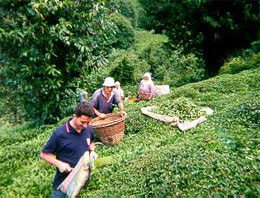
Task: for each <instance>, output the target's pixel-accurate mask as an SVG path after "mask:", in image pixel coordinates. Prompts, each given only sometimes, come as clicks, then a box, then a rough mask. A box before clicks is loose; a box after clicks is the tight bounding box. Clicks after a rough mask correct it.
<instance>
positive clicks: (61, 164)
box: [56, 161, 72, 173]
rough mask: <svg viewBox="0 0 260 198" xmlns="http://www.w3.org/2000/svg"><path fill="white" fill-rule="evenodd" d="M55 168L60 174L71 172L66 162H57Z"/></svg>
mask: <svg viewBox="0 0 260 198" xmlns="http://www.w3.org/2000/svg"><path fill="white" fill-rule="evenodd" d="M56 166H57V168H58V169H59V171H60V172H61V173H64V172H65V173H69V172H70V171H71V170H72V169H71V167H70V165H69V164H68V163H66V162H62V161H58V162H57V163H56Z"/></svg>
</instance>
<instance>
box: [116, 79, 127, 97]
mask: <svg viewBox="0 0 260 198" xmlns="http://www.w3.org/2000/svg"><path fill="white" fill-rule="evenodd" d="M115 90H116V91H117V92H118V94H119V96H120V98H121V99H123V98H124V97H125V95H124V91H123V89H122V88H121V86H120V82H118V81H116V82H115Z"/></svg>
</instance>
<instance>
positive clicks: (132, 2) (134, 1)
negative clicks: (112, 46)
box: [119, 0, 144, 28]
mask: <svg viewBox="0 0 260 198" xmlns="http://www.w3.org/2000/svg"><path fill="white" fill-rule="evenodd" d="M119 11H120V13H121V14H122V15H124V16H126V17H127V18H128V19H129V20H130V21H131V23H132V25H133V27H135V28H137V27H139V26H140V18H143V17H144V16H143V15H144V14H143V12H144V10H143V9H142V7H141V6H140V5H139V2H138V0H120V9H119Z"/></svg>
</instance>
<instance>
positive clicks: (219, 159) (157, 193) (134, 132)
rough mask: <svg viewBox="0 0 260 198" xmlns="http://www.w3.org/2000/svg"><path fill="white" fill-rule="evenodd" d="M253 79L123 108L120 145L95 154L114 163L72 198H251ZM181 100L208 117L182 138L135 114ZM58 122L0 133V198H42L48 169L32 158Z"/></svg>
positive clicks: (229, 78) (207, 83)
mask: <svg viewBox="0 0 260 198" xmlns="http://www.w3.org/2000/svg"><path fill="white" fill-rule="evenodd" d="M259 79H260V68H256V69H251V70H246V71H242V72H240V73H238V74H233V75H230V74H223V75H221V76H218V77H215V78H211V79H208V80H204V81H201V82H197V83H192V84H187V85H185V86H182V87H179V88H174V89H172V92H171V93H170V94H168V95H165V96H162V97H156V98H155V99H154V100H152V101H141V102H138V103H134V102H126V101H125V108H126V112H127V113H128V117H127V119H126V130H125V136H124V138H123V140H122V141H121V142H120V143H119V144H117V145H115V146H113V147H108V146H104V145H100V144H97V147H96V151H97V153H98V154H99V156H100V157H103V156H111V157H113V159H114V162H113V164H112V165H110V166H106V167H103V168H98V169H96V170H93V172H92V177H91V181H90V183H88V184H86V186H84V188H83V190H82V191H81V193H80V196H79V197H84V198H85V197H143V196H144V197H176V196H181V197H183V196H184V197H235V196H243V197H258V195H259V194H260V188H259V186H260V182H259V178H260V175H259V173H260V157H259V156H260V153H259V146H260V141H259V140H260V133H259V122H258V121H259V103H260V93H259V90H260V84H259V83H258V82H259ZM236 85H237V86H236ZM183 97H185V99H187V100H188V101H190V102H192V103H194V104H196V105H197V106H209V107H210V108H212V109H213V110H214V114H213V115H211V116H209V117H207V120H206V121H205V122H203V123H201V124H200V125H198V126H197V127H196V128H193V129H191V130H189V131H186V132H180V131H179V130H178V129H177V128H176V127H172V126H170V125H166V124H164V123H161V122H158V121H156V120H154V119H152V118H149V117H147V116H144V115H142V114H141V111H140V108H141V107H145V106H150V105H157V106H159V105H161V103H163V102H166V103H167V102H169V101H172V100H178V99H179V100H182V99H181V98H183ZM185 99H184V100H185ZM65 121H66V118H65V119H64V120H62V121H61V122H59V123H58V124H56V125H46V126H43V127H41V128H38V129H35V128H30V126H26V125H24V126H19V127H18V126H17V127H12V128H9V127H6V126H1V128H0V145H1V147H0V162H1V163H0V169H1V170H5V172H4V173H3V174H1V176H0V182H1V183H0V184H1V185H0V196H1V197H49V195H50V193H51V185H52V179H53V175H54V172H55V168H54V167H52V166H51V165H49V164H48V163H46V162H44V161H43V160H39V153H40V151H41V149H42V147H43V145H44V143H45V142H46V141H47V139H48V138H49V137H50V135H51V133H52V132H53V130H54V129H55V128H56V127H57V126H59V125H60V124H62V123H64V122H65ZM35 131H37V132H35ZM11 134H14V135H11ZM19 134H22V137H19ZM15 137H17V138H15Z"/></svg>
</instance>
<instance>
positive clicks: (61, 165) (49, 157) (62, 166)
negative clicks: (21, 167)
mask: <svg viewBox="0 0 260 198" xmlns="http://www.w3.org/2000/svg"><path fill="white" fill-rule="evenodd" d="M40 157H41V159H43V160H45V161H46V162H48V163H50V164H52V165H54V166H56V167H57V168H58V169H59V171H60V172H61V173H63V172H70V171H71V167H70V165H69V164H68V163H66V162H62V161H60V160H57V159H56V156H55V155H54V154H52V153H43V152H41V154H40Z"/></svg>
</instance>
